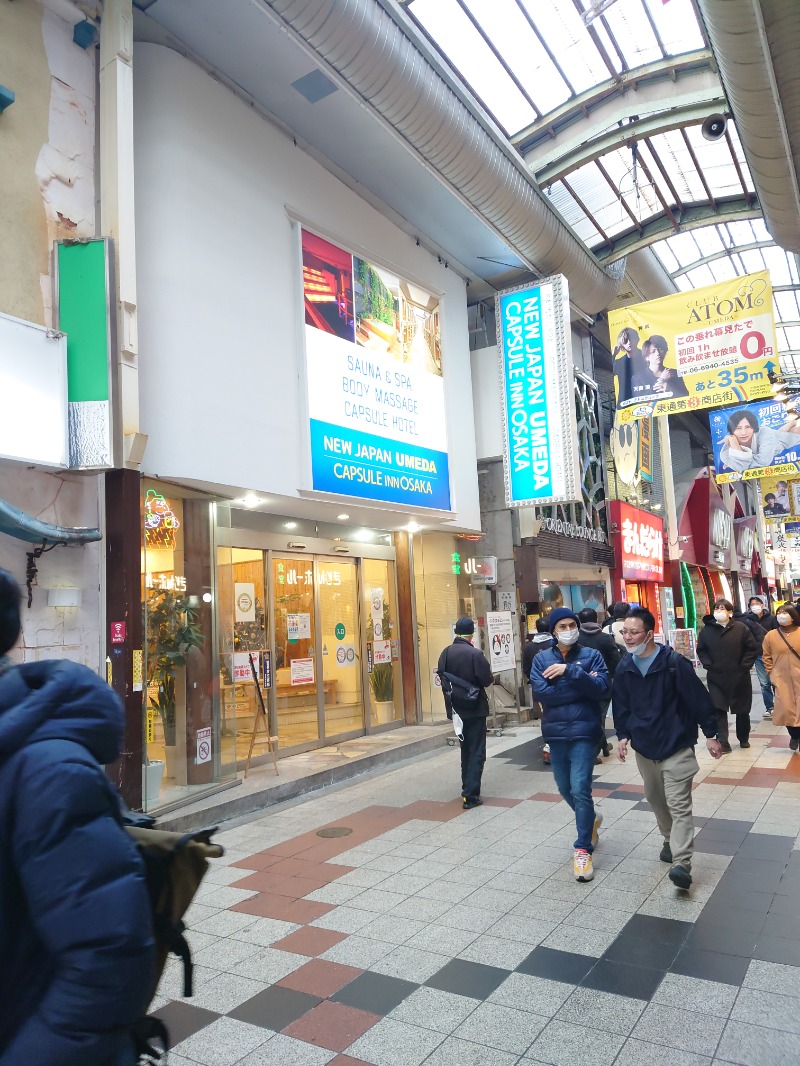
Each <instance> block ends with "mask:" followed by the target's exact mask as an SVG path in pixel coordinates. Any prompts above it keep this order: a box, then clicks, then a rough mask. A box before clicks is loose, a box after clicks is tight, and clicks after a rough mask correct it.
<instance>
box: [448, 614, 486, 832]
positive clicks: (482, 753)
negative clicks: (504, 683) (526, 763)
mask: <svg viewBox="0 0 800 1066" xmlns="http://www.w3.org/2000/svg"><path fill="white" fill-rule="evenodd" d="M474 634H475V623H474V622H473V620H472V619H471V618H467V617H464V618H459V620H458V621H457V622H456V630H455V640H454V641H453V643H452V644H450V645H448V646H447V647H446V648H445V649H444V651H443V652H442V654H441V655H440V656H439V664H438V667H437V671H436V672H437V673H438V675H439V677H440V678H441V679H442V680H444V678H443V675H444V674H445V673H448V674H454V675H455V676H456V677H460V678H461V679H462V680H463V681H466V682H468V683H469V684H471V685H477V686H478V687H479V688H480V690H481V691H480V695H479V698H478V701H477V705H476V706H475V707H474V708H468V709H465V708H464V706H463V704H459V703H458V701H457V697H456V702H454V701H453V700H451V698H450V697H449V696H448V695H447V693H446V692H445V691H444V689H443V693H442V694H443V695H444V705H445V708H446V709H447V717H448V718H451V719H452V717H453V712H454V711H455V713H456V714H458V715H459V717H460V718H461V720H462V722H463V737H462V740H461V796H462V799H463V801H464V810H465V811H469V810H472V808H473V807H480V806H481V805H482V802H483V801H482V800H481V777H482V775H483V765H484V763H485V762H486V719H487V718H488V717H489V697H488V696H487V695H486V689H487V687H488V686H489V685H491V684H493V683H494V677H493V675H492V668H491V666H490V665H489V662H488V660H487V658H486V656H485V655H484V654H483V652H482V651H481V650H480V649H479V648H474V647H473V646H472V638H473V636H474Z"/></svg>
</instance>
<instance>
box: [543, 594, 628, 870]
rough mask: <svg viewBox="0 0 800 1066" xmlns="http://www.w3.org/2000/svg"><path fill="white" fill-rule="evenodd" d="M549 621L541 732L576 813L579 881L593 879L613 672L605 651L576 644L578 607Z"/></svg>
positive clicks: (563, 792) (559, 612)
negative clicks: (600, 763)
mask: <svg viewBox="0 0 800 1066" xmlns="http://www.w3.org/2000/svg"><path fill="white" fill-rule="evenodd" d="M549 624H550V632H551V633H552V635H553V638H554V640H553V645H552V647H551V648H546V649H545V650H544V651H541V652H539V654H538V655H537V656H536V657H535V658H534V660H533V665H532V666H531V688H532V689H533V694H534V696H535V697H536V699H537V700H538V701H539V703H541V705H542V708H543V713H542V736H543V737H544V739H545V740H546V741H547V743H548V744H549V745H550V762H551V765H552V768H553V777H554V778H555V782H556V786H557V787H558V791H559V792H560V793H561V795H562V797H563V798H564V800H566V802H567V803H568V804H569V805H570V807H572V809H573V811H574V812H575V826H576V829H577V833H578V838H577V840H576V841H575V855H574V857H573V862H572V869H573V872H574V874H575V879H576V881H591V880H592V878H593V877H594V867H593V864H592V853H593V852H594V847H595V844H596V843H597V831H598V829H599V828H600V823H601V821H602V818H601V816H600V815H599V814H596V813H595V809H594V803H593V801H592V771H593V769H594V761H595V756H596V755H597V750H598V746H599V745H600V743H601V742H602V740H603V739H604V737H605V733H604V732H603V728H602V725H601V719H600V713H601V712H600V702H601V701H602V700H603V699H605V698H606V696H607V695H608V689H609V682H608V671H607V670H606V665H605V663H604V662H603V657H602V655H601V654H600V652H598V651H594V649H592V648H583V647H579V646H577V641H578V638H579V636H580V629H579V622H578V616H577V615H576V614H575V613H574V612H573V611H570V610H569V609H568V608H567V607H558V608H556V610H555V611H551V612H550V616H549Z"/></svg>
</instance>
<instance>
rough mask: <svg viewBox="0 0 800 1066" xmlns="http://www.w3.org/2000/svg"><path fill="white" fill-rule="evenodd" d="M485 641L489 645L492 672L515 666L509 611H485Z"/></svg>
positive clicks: (512, 627) (511, 622)
mask: <svg viewBox="0 0 800 1066" xmlns="http://www.w3.org/2000/svg"><path fill="white" fill-rule="evenodd" d="M486 642H487V644H488V645H489V663H490V665H491V667H492V673H493V674H499V673H500V671H501V670H514V669H515V668H516V665H517V658H516V655H515V654H514V623H513V620H512V617H511V611H489V612H488V613H487V615H486Z"/></svg>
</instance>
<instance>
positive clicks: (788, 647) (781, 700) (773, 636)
mask: <svg viewBox="0 0 800 1066" xmlns="http://www.w3.org/2000/svg"><path fill="white" fill-rule="evenodd" d="M775 617H776V618H777V620H778V628H777V629H773V630H771V631H770V632H769V633H767V635H766V637H764V648H763V651H762V655H763V658H764V666H766V668H767V673H768V674H769V678H770V681H771V682H772V684H773V685H774V686H775V710H774V711H773V716H772V721H773V722H774V723H775V725H785V726H786V728H787V729H788V730H789V737H790V738H791V739H790V740H789V747H790V748H791V749H792V751H797V750H798V747H800V612H798V610H797V608H796V607H792V606H783V607H779V608H778V609H777V611H776V612H775Z"/></svg>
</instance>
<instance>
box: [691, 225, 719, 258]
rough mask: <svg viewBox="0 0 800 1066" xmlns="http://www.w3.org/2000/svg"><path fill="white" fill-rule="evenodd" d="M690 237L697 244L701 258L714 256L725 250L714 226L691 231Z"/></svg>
mask: <svg viewBox="0 0 800 1066" xmlns="http://www.w3.org/2000/svg"><path fill="white" fill-rule="evenodd" d="M692 236H693V237H694V239H695V241H696V243H697V248H698V251H699V252H700V256H701V257H705V256H707V255H715V254H716V253H717V252H721V251H723V250H724V248H725V245H724V244H723V243H722V237H720V235H719V230H718V229H717V227H716V226H701V227H700V228H699V229H694V230H692Z"/></svg>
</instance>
